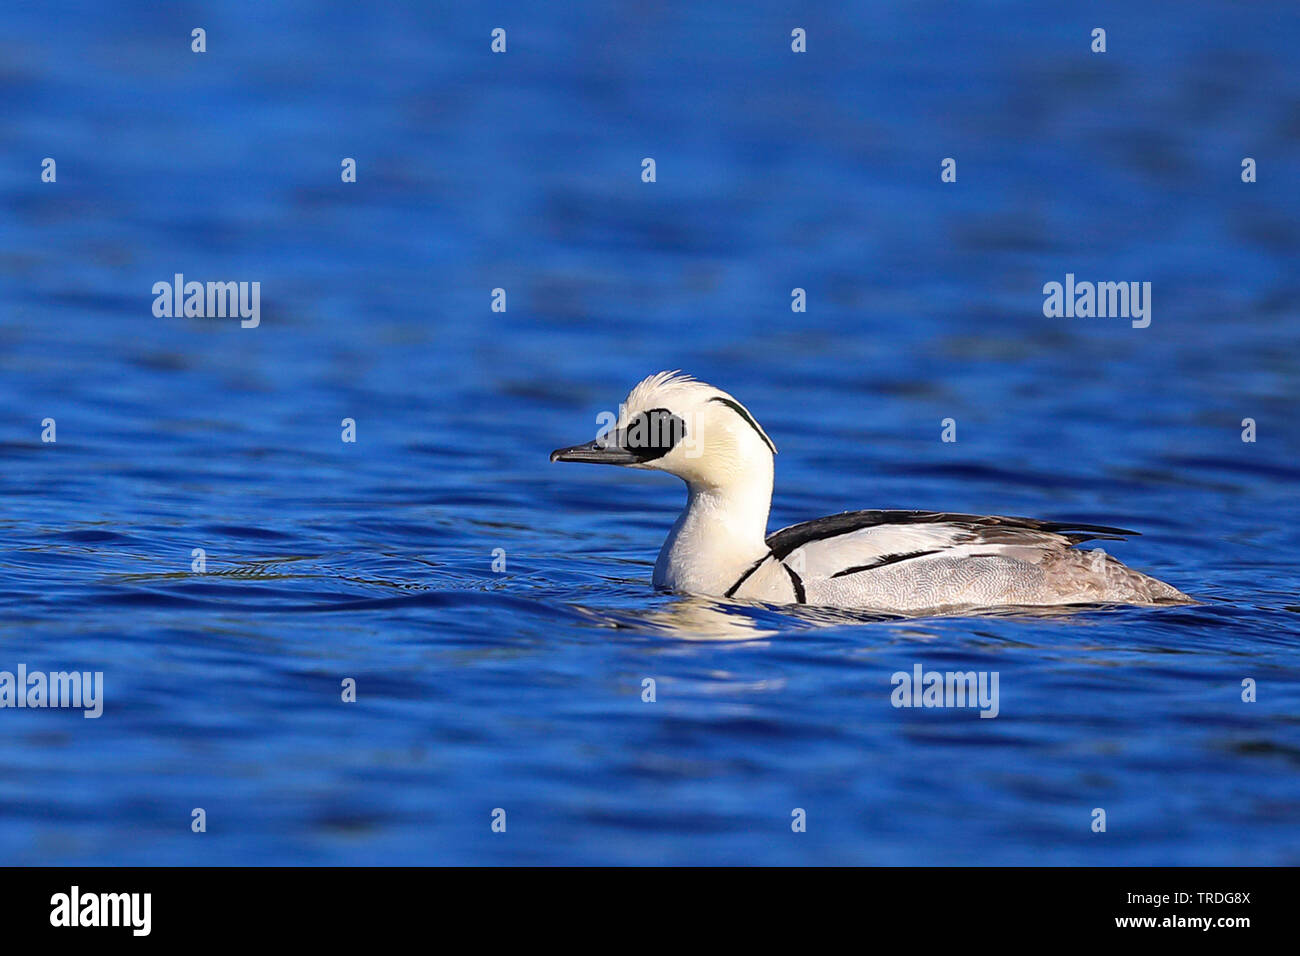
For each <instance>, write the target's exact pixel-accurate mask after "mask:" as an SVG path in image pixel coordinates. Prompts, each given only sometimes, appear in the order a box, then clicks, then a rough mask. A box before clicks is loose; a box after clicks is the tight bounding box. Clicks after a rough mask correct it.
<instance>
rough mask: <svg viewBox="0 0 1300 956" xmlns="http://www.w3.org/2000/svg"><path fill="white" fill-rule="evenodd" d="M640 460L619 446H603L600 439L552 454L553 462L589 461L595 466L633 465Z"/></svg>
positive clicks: (561, 449)
mask: <svg viewBox="0 0 1300 956" xmlns="http://www.w3.org/2000/svg"><path fill="white" fill-rule="evenodd" d="M638 460H639V459H638V458H637V457H636V456H635V455H633V454H632V453H631V452H629V451H627V450H626V449H623V448H619V447H618V446H617V445H614V444H610V445H604V444H601V441H600V439H598V438H597V439H594V440H593V441H589V442H585V443H583V444H581V445H573V446H571V447H569V448H557V449H555V451H553V452H551V461H589V462H591V463H592V464H595V465H632V464H635V463H636V462H637V461H638Z"/></svg>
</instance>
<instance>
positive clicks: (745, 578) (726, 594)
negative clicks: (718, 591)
mask: <svg viewBox="0 0 1300 956" xmlns="http://www.w3.org/2000/svg"><path fill="white" fill-rule="evenodd" d="M771 556H772V555H771V553H768V554H765V555H763V556H762V557H761V558H759V559H758V560H757V561H755V562H754V563H753V564H751V565H750V566H749V570H747V571H746V572H745V573H744V574H742V575H741V576H740V579H739V580H738V581H736V583H735V584H733V585H732V586H731V587H729V588H727V590H726V591H725V592H724V593H723V597H735V596H736V592H737V591H739V590H740V586H741V585H742V584H744V583H745V582H746V581H748V580H749V576H750V575H751V574H753V573H754V572H755V571H757V570H758V568H759V565H761V564H762V563H763V562H764V561H766V560H767V559H768V558H770V557H771Z"/></svg>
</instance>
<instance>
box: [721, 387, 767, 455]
mask: <svg viewBox="0 0 1300 956" xmlns="http://www.w3.org/2000/svg"><path fill="white" fill-rule="evenodd" d="M709 401H711V402H721V403H722V404H723V405H726V406H727V407H728V408H730V409H731V410H732V411H734V412H735V413H736V414H737V415H739V416H740V417H741V418H743V419H744V420H745V421H747V422H749V427H750V428H752V429H754V431H756V432H758V437H759V438H761V439H763V444H765V445H766V446H767V447H768V448H770V449H772V454H774V455H775V454H776V446H775V445H773V444H772V439H770V438H768V437H767V432H765V431H763V429H761V428H759V427H758V422H756V421H754V416H753V415H751V414H749V412H748V411H746V410H745V406H744V405H741V404H740V403H739V402H733V401H732V400H731V399H729V398H723V397H722V396H721V395H718V396H716V397H714V398H711V399H709Z"/></svg>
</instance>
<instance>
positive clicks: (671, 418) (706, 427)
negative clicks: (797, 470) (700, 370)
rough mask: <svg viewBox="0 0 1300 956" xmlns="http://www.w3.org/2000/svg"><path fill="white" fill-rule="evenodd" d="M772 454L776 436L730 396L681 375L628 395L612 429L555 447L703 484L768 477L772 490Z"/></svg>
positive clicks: (569, 454) (562, 454)
mask: <svg viewBox="0 0 1300 956" xmlns="http://www.w3.org/2000/svg"><path fill="white" fill-rule="evenodd" d="M774 454H776V446H775V445H773V444H772V439H770V438H768V437H767V433H766V432H765V431H763V429H762V427H761V426H760V425H759V424H758V422H757V421H756V420H755V419H754V416H753V415H751V414H750V413H749V410H748V409H747V408H745V406H744V405H742V404H740V402H738V401H736V399H734V398H732V396H730V395H728V394H727V393H726V392H724V391H722V389H720V388H714V387H713V386H712V385H706V384H705V383H704V382H699V381H696V380H695V379H693V378H691V376H689V375H685V374H683V373H681V372H659V373H657V374H655V375H651V376H650V377H649V378H647V379H644V380H643V381H642V382H640V383H639V384H638V385H637V386H636V387H635V388H633V389H632V391H631V392H629V393H628V396H627V400H626V401H625V402H624V403H623V405H622V407H621V408H620V409H619V413H618V418H617V420H616V421H614V422H613V423H612V425H611V427H609V428H608V429H607V430H606V431H604V432H602V433H601V434H600V435H599V436H597V437H596V438H595V439H594V440H593V441H589V442H586V443H585V444H582V445H574V446H572V447H571V448H560V449H557V450H555V451H553V452H551V461H585V462H592V463H595V464H605V465H622V466H624V467H627V468H645V469H650V470H653V471H666V472H668V473H669V474H670V475H676V476H677V477H679V478H681V479H682V480H683V481H685V482H686V483H687V484H688V485H691V486H693V487H699V488H726V487H728V486H730V485H732V484H735V483H737V482H739V481H743V480H746V479H752V478H754V477H758V475H762V474H766V476H767V481H768V486H769V488H770V482H771V472H772V456H773V455H774ZM755 472H757V473H758V475H755Z"/></svg>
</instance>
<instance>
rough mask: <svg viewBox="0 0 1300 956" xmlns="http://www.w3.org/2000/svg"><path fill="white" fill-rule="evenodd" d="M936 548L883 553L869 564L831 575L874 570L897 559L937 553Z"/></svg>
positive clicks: (835, 576) (895, 562)
mask: <svg viewBox="0 0 1300 956" xmlns="http://www.w3.org/2000/svg"><path fill="white" fill-rule="evenodd" d="M938 553H939V551H938V549H937V548H936V549H935V550H933V551H908V552H906V553H904V554H883V555H881V556H880V557H878V558H876V560H874V561H872V562H871V563H870V564H859V565H856V566H855V567H852V568H845V569H844V570H843V571H836V572H835V573H834V574H832V575H831V577H833V578H842V577H844V575H846V574H857V573H858V572H859V571H874V570H875V569H876V568H883V567H884V566H885V565H887V564H897V563H898V562H899V561H910V560H911V559H912V558H923V557H925V556H926V555H927V554H938Z"/></svg>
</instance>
